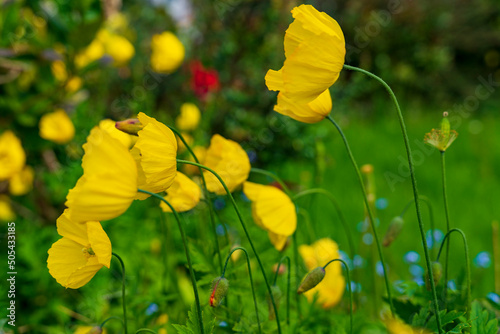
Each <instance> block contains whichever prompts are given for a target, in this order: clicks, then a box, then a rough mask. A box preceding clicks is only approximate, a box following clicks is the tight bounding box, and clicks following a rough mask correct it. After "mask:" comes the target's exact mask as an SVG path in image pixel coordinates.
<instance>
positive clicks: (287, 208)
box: [243, 182, 297, 250]
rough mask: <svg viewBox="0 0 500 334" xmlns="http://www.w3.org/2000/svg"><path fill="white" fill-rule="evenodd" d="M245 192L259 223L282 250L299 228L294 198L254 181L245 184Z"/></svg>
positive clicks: (278, 248) (273, 242) (254, 217)
mask: <svg viewBox="0 0 500 334" xmlns="http://www.w3.org/2000/svg"><path fill="white" fill-rule="evenodd" d="M243 192H244V193H245V195H246V196H247V197H248V199H249V200H251V201H252V216H253V219H254V221H255V223H256V224H257V225H259V226H260V227H262V228H263V229H265V230H266V231H268V232H269V239H270V240H271V243H272V244H273V245H274V247H275V248H276V249H277V250H282V249H283V247H284V246H285V244H286V241H287V239H288V237H289V236H291V235H292V234H293V233H294V232H295V229H296V228H297V213H296V211H295V205H294V204H293V202H292V200H291V199H290V198H289V197H288V196H287V195H286V194H285V193H284V192H283V191H281V190H280V189H278V188H276V187H273V186H265V185H261V184H257V183H252V182H245V183H244V184H243Z"/></svg>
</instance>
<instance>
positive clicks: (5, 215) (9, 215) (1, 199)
mask: <svg viewBox="0 0 500 334" xmlns="http://www.w3.org/2000/svg"><path fill="white" fill-rule="evenodd" d="M14 218H16V215H15V213H14V211H12V207H11V206H10V199H9V198H8V197H7V196H5V195H0V221H12V220H14Z"/></svg>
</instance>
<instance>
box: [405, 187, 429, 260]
mask: <svg viewBox="0 0 500 334" xmlns="http://www.w3.org/2000/svg"><path fill="white" fill-rule="evenodd" d="M419 197H420V200H421V201H422V202H424V203H425V204H426V205H427V209H428V211H429V225H430V227H431V239H432V246H434V230H435V229H436V226H435V224H434V209H433V208H432V202H431V201H430V200H429V198H428V197H427V196H422V195H420V196H419ZM413 203H415V199H413V198H412V199H411V200H410V201H409V202H408V204H406V206H405V207H404V208H403V210H402V211H401V213H400V214H399V216H400V217H403V216H404V214H405V213H406V211H407V210H408V209H409V208H410V205H412V204H413ZM431 252H432V254H431V256H432V257H435V249H434V247H433V248H432V250H431Z"/></svg>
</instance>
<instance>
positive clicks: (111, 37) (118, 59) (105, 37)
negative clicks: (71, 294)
mask: <svg viewBox="0 0 500 334" xmlns="http://www.w3.org/2000/svg"><path fill="white" fill-rule="evenodd" d="M97 39H98V40H99V41H100V42H101V43H102V45H103V46H104V52H105V53H106V54H107V55H109V56H110V57H111V58H113V61H114V65H115V66H123V65H125V64H127V63H128V62H129V60H130V59H131V58H132V57H133V56H134V54H135V49H134V46H133V45H132V43H130V42H129V41H128V39H126V38H125V37H123V36H120V35H118V34H115V33H112V32H110V31H108V30H106V29H101V30H100V31H99V32H98V33H97Z"/></svg>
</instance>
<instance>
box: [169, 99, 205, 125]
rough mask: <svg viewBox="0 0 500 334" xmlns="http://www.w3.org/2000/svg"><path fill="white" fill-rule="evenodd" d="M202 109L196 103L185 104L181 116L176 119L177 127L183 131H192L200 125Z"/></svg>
mask: <svg viewBox="0 0 500 334" xmlns="http://www.w3.org/2000/svg"><path fill="white" fill-rule="evenodd" d="M200 118H201V113H200V109H198V107H197V106H196V104H194V103H184V104H183V105H182V106H181V114H180V115H179V116H178V117H177V118H176V119H175V126H177V128H178V129H179V130H181V131H192V130H194V129H196V127H198V124H199V123H200Z"/></svg>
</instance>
